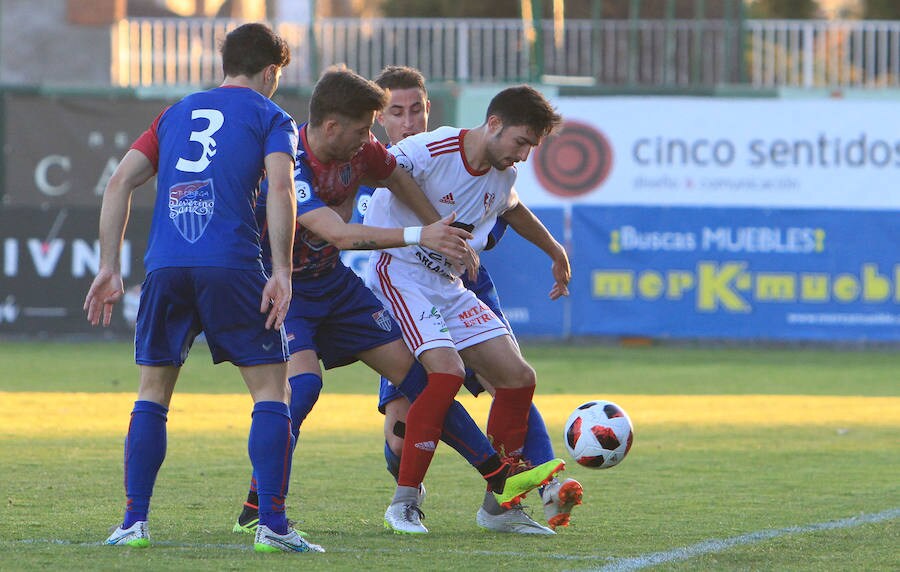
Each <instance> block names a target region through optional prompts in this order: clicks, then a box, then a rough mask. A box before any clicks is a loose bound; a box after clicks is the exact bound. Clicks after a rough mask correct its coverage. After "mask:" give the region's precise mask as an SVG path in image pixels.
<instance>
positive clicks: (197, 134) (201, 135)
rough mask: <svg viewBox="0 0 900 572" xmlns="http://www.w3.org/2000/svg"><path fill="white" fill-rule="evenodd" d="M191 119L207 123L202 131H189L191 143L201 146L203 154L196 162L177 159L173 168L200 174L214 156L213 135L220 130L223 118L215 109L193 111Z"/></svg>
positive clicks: (214, 142) (214, 141) (223, 121)
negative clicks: (203, 120) (204, 120)
mask: <svg viewBox="0 0 900 572" xmlns="http://www.w3.org/2000/svg"><path fill="white" fill-rule="evenodd" d="M191 119H206V120H207V121H209V124H208V125H207V127H206V129H204V130H203V131H191V141H196V142H197V143H199V144H200V145H202V146H203V154H202V155H201V156H200V158H199V159H197V160H196V161H191V160H190V159H185V158H183V157H179V158H178V163H176V164H175V168H176V169H178V170H179V171H185V172H187V173H200V172H202V171H203V170H205V169H206V168H207V167H209V162H210V161H209V160H210V158H211V157H212V156H213V155H215V154H216V140H215V139H213V134H214V133H215V132H216V131H218V130H219V129H221V128H222V124H223V123H225V116H224V115H222V112H221V111H219V110H217V109H195V110H193V111H192V112H191Z"/></svg>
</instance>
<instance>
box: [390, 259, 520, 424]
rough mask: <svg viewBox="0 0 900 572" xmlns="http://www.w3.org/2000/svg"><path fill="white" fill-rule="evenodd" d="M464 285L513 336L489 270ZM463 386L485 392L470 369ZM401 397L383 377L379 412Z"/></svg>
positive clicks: (476, 391) (473, 391) (481, 272)
mask: <svg viewBox="0 0 900 572" xmlns="http://www.w3.org/2000/svg"><path fill="white" fill-rule="evenodd" d="M463 284H465V286H466V288H468V289H469V290H471V291H472V292H474V293H475V295H476V296H477V297H478V299H479V300H481V301H482V302H484V303H485V304H486V305H487V307H488V308H490V309H491V311H493V312H494V314H496V315H497V317H498V318H500V321H502V322H503V323H504V324H506V329H508V330H509V332H510V335H511V334H512V328H511V327H510V325H509V320H507V319H506V316H504V315H503V310H502V309H501V308H500V296H499V295H498V294H497V288H496V287H495V286H494V281H493V280H492V279H491V275H490V274H488V271H487V268H485V267H484V266H479V267H478V276H477V277H476V279H475V281H474V282H472V281H470V280H468V279H467V278H465V277H463ZM463 386H465V388H466V389H468V390H469V393H471V394H472V395H474V396H475V397H478V395H479V394H480V393H481V392H483V391H484V387H482V386H481V384H480V383H479V382H478V379H477V378H476V377H475V373H474V372H473V371H472V370H470V369H468V368H467V369H466V380H465V381H464V382H463ZM401 397H403V394H401V393H400V391H399V390H398V389H397V388H396V387H394V386H393V385H391V382H389V381H388V380H387V379H385V378H383V377H382V378H381V387H380V388H379V389H378V411H380V412H381V413H384V406H385V405H387V404H388V403H390V402H391V401H393V400H395V399H399V398H401Z"/></svg>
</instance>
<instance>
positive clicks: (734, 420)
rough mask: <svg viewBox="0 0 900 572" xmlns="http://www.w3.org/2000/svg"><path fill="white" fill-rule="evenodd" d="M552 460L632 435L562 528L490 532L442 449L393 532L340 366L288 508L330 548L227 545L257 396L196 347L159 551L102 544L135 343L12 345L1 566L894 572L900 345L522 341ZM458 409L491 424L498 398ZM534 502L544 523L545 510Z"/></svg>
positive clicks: (176, 418)
mask: <svg viewBox="0 0 900 572" xmlns="http://www.w3.org/2000/svg"><path fill="white" fill-rule="evenodd" d="M524 351H525V354H526V357H527V358H528V359H529V361H530V362H531V363H532V365H533V366H534V367H535V369H536V370H537V372H538V391H537V395H536V397H535V402H536V403H537V405H538V407H539V408H540V409H541V411H542V412H543V414H544V417H545V420H546V421H547V424H548V426H549V429H550V432H551V436H552V438H553V440H554V445H555V446H556V448H557V453H558V454H559V455H560V456H562V457H564V458H565V457H566V454H565V449H564V448H563V443H562V436H561V433H562V425H563V422H564V421H565V418H566V417H567V415H568V413H569V412H570V411H571V409H573V408H574V407H575V406H577V405H578V404H579V403H581V402H582V401H584V400H586V399H588V398H610V399H613V400H614V401H616V402H617V403H619V404H620V405H622V406H623V407H624V408H625V409H626V410H627V411H628V413H629V414H630V416H631V418H632V421H633V422H634V424H635V442H634V447H633V449H632V451H631V453H630V455H629V457H628V458H627V459H626V460H625V461H624V462H623V463H622V464H621V465H619V466H617V467H615V468H613V469H609V470H605V471H592V470H588V469H585V468H582V467H578V466H576V465H575V464H574V463H570V464H569V469H568V470H567V471H566V472H565V473H563V475H565V476H570V477H574V478H577V479H578V480H579V481H581V482H582V484H583V485H584V488H585V504H584V505H583V506H581V507H578V508H577V509H576V510H575V512H574V513H573V518H572V525H571V526H570V527H568V528H567V529H563V530H561V531H560V533H559V534H558V535H557V536H555V537H550V538H523V537H518V536H508V535H496V534H491V533H486V532H482V531H481V530H480V529H479V528H478V527H477V526H476V525H475V522H474V520H475V511H476V509H477V507H478V506H479V504H480V501H481V497H482V494H483V484H482V481H481V479H480V477H479V476H478V475H477V473H476V472H475V471H473V470H472V469H471V468H470V467H468V466H467V465H466V464H465V463H464V462H463V461H462V460H461V459H460V458H459V457H458V456H456V454H455V453H454V452H453V451H452V450H451V449H450V448H449V447H446V446H443V447H441V448H439V450H438V453H437V455H436V457H435V461H434V463H433V464H432V468H431V470H430V471H429V474H428V477H427V480H426V484H427V486H428V498H427V501H426V504H425V507H424V509H425V512H426V514H427V518H426V520H425V523H426V525H427V526H428V527H429V529H430V530H431V534H429V535H427V536H426V537H424V538H406V537H401V536H395V535H392V534H390V533H388V532H386V531H385V530H384V529H383V528H382V523H381V520H382V515H383V512H384V509H385V507H386V505H387V502H388V501H389V499H390V496H391V494H392V491H393V487H394V484H393V481H392V479H391V478H390V477H389V475H388V473H387V472H386V471H385V470H384V460H383V457H382V452H381V451H382V436H381V429H380V426H381V421H382V418H381V416H380V415H379V414H378V413H377V411H376V409H375V391H376V387H377V386H376V379H375V377H374V376H373V375H372V374H371V373H370V372H369V371H368V370H366V369H365V368H364V367H361V366H351V367H348V368H343V369H341V370H337V371H334V372H328V373H327V374H326V381H325V391H324V393H323V397H322V399H321V400H320V402H319V404H318V406H317V407H316V409H315V410H314V411H313V413H312V414H311V415H310V418H309V419H308V420H307V423H306V424H305V425H304V429H303V432H302V433H301V441H300V445H299V447H298V450H297V453H296V456H295V462H294V470H293V474H292V479H291V483H292V484H291V492H290V496H289V498H288V514H289V516H291V517H292V518H295V519H297V520H298V521H299V524H298V527H299V528H302V529H303V530H305V531H307V532H309V533H310V536H311V539H312V540H313V541H314V542H317V543H320V544H322V545H323V546H324V547H325V548H326V550H327V551H328V552H327V553H326V554H316V555H259V554H255V553H254V552H252V550H251V549H250V547H251V544H252V540H251V539H250V538H249V537H241V536H237V535H234V534H232V533H231V532H230V530H231V525H232V523H233V519H234V518H235V516H236V514H237V511H238V509H239V508H240V503H241V501H242V500H243V496H244V494H245V491H246V485H247V481H248V478H249V470H250V466H249V460H248V458H247V450H246V432H247V428H248V427H249V411H250V407H251V402H250V398H249V396H248V395H247V394H246V392H245V390H244V389H243V385H242V383H241V382H240V379H239V375H238V373H237V370H236V369H234V368H232V367H231V366H228V365H219V366H212V365H211V364H210V361H209V355H208V352H207V351H206V349H205V347H204V346H203V345H202V344H200V345H198V346H197V347H195V349H194V351H193V353H192V355H191V358H190V359H189V361H188V364H187V365H186V366H185V371H184V372H183V375H182V380H181V381H180V382H179V387H178V388H177V390H176V394H175V397H174V399H173V402H172V409H171V412H170V414H169V445H168V457H167V460H166V463H165V464H164V465H163V468H162V471H161V472H160V476H159V479H158V481H157V485H156V490H155V494H154V500H153V512H152V514H151V531H152V535H153V546H152V547H151V548H150V549H147V550H139V549H122V548H110V547H105V546H101V545H100V542H101V541H102V540H103V539H104V538H105V537H106V535H107V529H108V527H109V526H110V525H112V524H115V523H116V522H117V521H118V520H119V519H120V518H121V511H122V507H123V497H124V492H123V490H122V467H121V462H122V460H121V457H122V439H123V436H124V432H125V429H126V426H127V422H128V413H129V411H130V407H131V403H132V402H133V400H134V391H135V389H136V385H137V368H136V367H135V366H134V365H133V363H132V351H131V348H130V346H129V345H128V344H122V343H98V344H53V343H38V342H29V343H26V342H15V341H4V342H3V343H2V344H0V418H2V420H3V423H2V425H0V493H2V497H0V502H2V504H0V552H2V558H0V570H33V569H71V570H83V569H91V570H100V569H125V568H128V569H148V570H195V569H196V570H245V569H248V568H250V567H259V566H263V567H265V568H266V569H272V570H281V569H285V570H287V569H296V568H297V567H305V566H315V567H316V568H319V569H324V570H354V571H356V570H370V569H375V570H388V569H390V570H392V571H402V570H415V571H419V570H457V569H463V568H464V569H468V570H485V571H489V570H490V571H492V570H604V569H605V570H638V569H653V570H698V569H702V570H817V571H818V570H821V571H826V570H827V571H831V570H897V569H900V548H898V547H900V383H898V378H900V374H898V371H900V354H898V353H897V352H896V351H893V350H886V349H882V350H870V351H861V350H839V349H834V348H827V349H797V348H790V349H768V348H749V349H737V348H695V347H672V346H653V347H636V348H623V347H616V346H581V347H562V346H526V347H525V349H524ZM462 401H463V402H464V403H465V404H466V406H467V407H469V408H470V409H471V411H472V412H473V416H474V417H475V418H476V420H478V421H480V422H482V423H483V421H484V419H485V418H486V414H487V407H488V402H487V400H486V399H484V398H480V399H473V398H471V397H468V396H466V397H464V398H462ZM537 500H538V499H537V495H536V494H532V495H530V496H529V498H528V499H527V501H526V504H528V505H529V506H531V507H532V508H533V511H534V515H535V516H536V517H538V518H539V520H540V519H542V514H543V511H542V509H541V507H540V506H539V502H537Z"/></svg>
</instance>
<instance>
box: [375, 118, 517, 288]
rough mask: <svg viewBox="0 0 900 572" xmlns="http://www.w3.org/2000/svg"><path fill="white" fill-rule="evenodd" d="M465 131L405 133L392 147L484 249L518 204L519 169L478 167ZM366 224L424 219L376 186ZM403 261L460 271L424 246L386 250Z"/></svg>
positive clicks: (440, 207)
mask: <svg viewBox="0 0 900 572" xmlns="http://www.w3.org/2000/svg"><path fill="white" fill-rule="evenodd" d="M466 131H467V130H466V129H459V128H457V127H439V128H437V129H435V130H434V131H429V132H426V133H420V134H418V135H413V136H411V137H407V138H406V139H404V140H403V141H401V142H400V143H397V144H396V145H394V146H393V147H391V148H390V152H391V153H393V154H394V156H395V157H396V158H397V164H398V165H400V166H401V167H402V168H404V169H406V171H407V172H408V173H409V174H410V175H412V177H413V179H415V181H416V183H418V184H419V186H420V187H421V188H422V191H423V192H424V193H425V196H426V197H427V198H428V200H429V202H430V203H431V204H432V205H434V207H435V209H437V211H438V213H440V215H441V217H442V218H443V217H445V216H447V215H449V214H450V213H452V212H456V225H457V226H462V227H463V228H465V229H466V230H468V231H469V232H471V233H472V235H473V236H474V239H473V240H471V241H469V244H470V245H471V246H472V248H473V249H475V251H477V252H481V251H482V250H484V247H485V245H487V239H488V234H489V233H490V232H491V229H492V228H493V227H494V223H495V222H496V221H497V217H498V216H500V215H501V214H503V213H504V212H506V211H507V210H509V209H510V208H512V207H514V206H516V204H517V203H518V198H517V195H516V192H515V190H514V189H513V184H514V183H515V181H516V169H515V167H510V168H508V169H505V170H503V171H501V170H499V169H495V168H493V167H488V169H487V170H485V171H480V172H479V171H475V170H474V169H473V168H472V167H471V166H470V165H469V163H468V161H466V154H465V150H464V149H463V137H464V136H465V134H466ZM364 223H365V224H368V225H371V226H379V227H398V226H404V227H405V226H419V225H421V224H422V222H421V221H420V220H419V218H418V217H417V216H416V215H415V213H413V211H412V210H410V209H409V207H407V206H406V205H404V204H403V203H402V202H400V201H399V200H398V199H397V198H396V197H395V196H394V195H393V193H391V192H390V191H389V190H387V189H377V190H376V191H375V193H374V194H373V195H372V200H371V202H370V203H369V208H368V209H367V210H366V216H365V219H364ZM386 252H388V253H389V254H391V255H392V256H394V257H396V258H397V259H399V260H403V261H404V262H409V263H416V264H421V265H422V266H424V267H426V268H428V269H429V270H431V271H432V272H435V273H436V274H439V275H441V276H444V277H446V278H448V279H450V280H454V279H456V277H457V274H456V270H455V269H454V268H453V266H452V265H451V264H450V263H449V262H447V261H446V260H445V259H444V256H443V255H442V254H440V253H438V252H435V251H432V250H430V249H427V248H424V247H422V246H405V247H400V248H392V249H388V250H386Z"/></svg>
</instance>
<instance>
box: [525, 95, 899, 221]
mask: <svg viewBox="0 0 900 572" xmlns="http://www.w3.org/2000/svg"><path fill="white" fill-rule="evenodd" d="M554 103H555V104H556V105H557V106H558V108H559V111H560V112H561V113H562V115H563V117H564V118H565V124H564V128H563V131H562V133H561V134H560V135H558V136H556V137H553V138H549V139H548V140H547V141H545V142H544V144H542V145H541V146H540V147H539V148H538V149H536V150H535V151H534V153H533V154H532V157H531V158H529V160H528V161H527V162H526V163H523V164H521V165H519V167H518V170H519V177H518V183H517V188H518V191H519V194H520V195H521V196H522V199H523V200H524V202H525V203H526V204H528V205H529V206H532V207H533V206H551V205H557V206H558V205H560V204H562V203H572V204H596V205H625V206H629V205H631V206H634V205H648V206H730V207H761V208H787V209H855V210H858V209H875V210H878V209H883V210H898V209H900V191H898V186H897V183H896V181H897V179H898V176H900V132H898V130H897V126H898V121H897V117H898V112H897V105H896V103H895V102H892V101H877V100H777V99H727V98H715V99H714V98H693V97H646V98H634V97H631V98H619V97H560V98H557V99H556V100H555V101H554Z"/></svg>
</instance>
